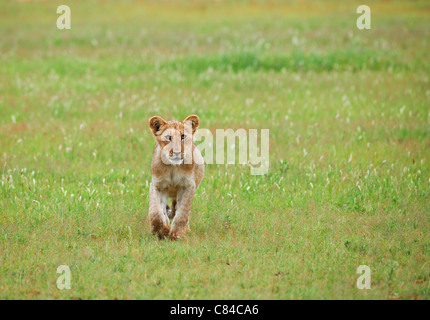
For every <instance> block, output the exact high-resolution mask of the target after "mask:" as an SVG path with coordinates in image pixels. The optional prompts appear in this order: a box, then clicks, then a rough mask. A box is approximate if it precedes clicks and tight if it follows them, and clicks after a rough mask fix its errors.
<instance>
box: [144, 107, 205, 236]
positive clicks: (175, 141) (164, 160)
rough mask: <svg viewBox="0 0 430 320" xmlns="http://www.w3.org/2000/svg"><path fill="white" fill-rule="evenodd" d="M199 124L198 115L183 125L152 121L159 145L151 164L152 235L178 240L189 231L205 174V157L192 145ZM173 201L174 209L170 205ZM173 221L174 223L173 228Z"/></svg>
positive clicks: (188, 118)
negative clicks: (170, 222) (193, 209)
mask: <svg viewBox="0 0 430 320" xmlns="http://www.w3.org/2000/svg"><path fill="white" fill-rule="evenodd" d="M199 123H200V121H199V118H198V117H197V116H195V115H191V116H189V117H187V118H186V119H185V120H184V121H183V122H179V121H175V120H172V121H165V120H164V119H162V118H160V117H152V118H151V119H149V127H150V129H151V131H152V134H153V135H154V137H155V141H156V142H157V144H156V145H155V148H154V153H153V155H152V163H151V172H152V181H151V185H150V192H149V224H150V227H151V232H152V233H153V234H155V235H157V236H158V237H159V238H164V237H166V236H169V237H170V238H171V239H177V238H180V237H183V236H184V235H185V233H186V231H187V229H188V230H189V217H190V211H191V205H192V202H193V198H194V194H195V192H196V189H197V187H198V186H199V185H200V182H201V181H202V179H203V175H204V171H205V167H204V163H203V157H202V155H201V153H200V151H199V150H198V149H197V148H196V146H195V145H194V144H193V142H192V139H193V138H192V135H193V134H194V132H195V131H196V130H197V128H198V126H199ZM182 138H184V139H182ZM169 139H170V141H168V140H169ZM190 152H191V154H192V158H191V157H190ZM187 157H188V158H187ZM177 159H178V160H177ZM180 159H181V160H180ZM186 159H189V160H188V162H189V163H187V161H186ZM190 160H192V161H190ZM169 198H170V199H172V205H171V208H170V207H169V206H168V205H167V200H168V199H169ZM169 219H173V221H172V224H171V226H169Z"/></svg>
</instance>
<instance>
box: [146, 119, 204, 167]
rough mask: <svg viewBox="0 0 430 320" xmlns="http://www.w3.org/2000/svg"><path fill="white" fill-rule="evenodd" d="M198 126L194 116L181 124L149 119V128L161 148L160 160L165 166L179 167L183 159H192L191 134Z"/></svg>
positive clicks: (197, 120)
mask: <svg viewBox="0 0 430 320" xmlns="http://www.w3.org/2000/svg"><path fill="white" fill-rule="evenodd" d="M199 124H200V120H199V117H197V116H196V115H191V116H188V117H187V118H185V120H184V121H183V122H179V121H176V120H171V121H166V120H164V119H163V118H161V117H152V118H151V119H149V128H150V129H151V131H152V134H153V135H154V137H155V141H156V142H157V143H158V145H159V146H160V147H161V159H162V161H163V162H164V163H165V164H170V165H180V164H182V163H183V162H184V159H186V158H187V157H192V153H193V149H192V146H193V134H194V133H195V132H196V130H197V128H198V127H199ZM185 163H190V162H187V161H185Z"/></svg>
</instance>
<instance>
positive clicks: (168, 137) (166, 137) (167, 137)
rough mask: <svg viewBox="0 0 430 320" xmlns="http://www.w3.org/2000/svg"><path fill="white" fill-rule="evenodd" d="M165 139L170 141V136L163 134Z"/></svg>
mask: <svg viewBox="0 0 430 320" xmlns="http://www.w3.org/2000/svg"><path fill="white" fill-rule="evenodd" d="M164 138H165V139H166V140H167V141H172V136H165V137H164Z"/></svg>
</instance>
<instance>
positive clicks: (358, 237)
mask: <svg viewBox="0 0 430 320" xmlns="http://www.w3.org/2000/svg"><path fill="white" fill-rule="evenodd" d="M64 3H65V4H69V5H70V7H71V10H72V29H71V30H64V31H60V30H58V29H57V28H56V19H57V17H58V15H57V14H56V7H57V5H58V2H55V1H46V2H40V3H34V2H13V1H2V2H1V3H0V53H1V55H0V171H1V184H0V298H6V299H12V298H19V299H27V298H30V299H40V298H53V299H70V298H82V299H88V298H120V299H123V298H130V299H135V298H146V299H163V298H166V299H188V298H191V299H204V298H215V299H230V298H231V299H289V298H299V299H304V298H313V299H329V298H335V299H338V298H348V299H376V298H380V299H415V298H419V299H429V297H430V285H429V280H430V264H429V256H430V242H429V227H430V225H429V222H430V220H429V209H430V192H429V183H430V170H429V161H430V157H429V156H430V153H429V148H430V108H429V96H430V85H429V71H430V65H429V61H430V59H429V52H430V43H429V39H430V26H429V24H428V21H429V18H430V17H429V16H430V6H429V3H428V1H414V2H411V1H402V2H401V1H394V2H392V1H372V4H371V5H370V6H371V9H372V30H367V31H360V30H358V29H357V28H356V26H355V23H356V19H357V17H358V15H357V14H356V13H355V11H356V8H357V6H358V5H359V4H358V3H355V2H354V3H352V2H351V1H330V2H328V1H306V2H305V1H292V2H286V3H283V2H273V3H272V2H271V3H263V2H257V1H256V2H246V1H242V2H217V3H215V4H213V5H211V6H210V5H207V4H205V3H203V2H197V1H194V2H176V3H173V4H172V3H170V4H157V3H155V2H150V3H143V2H131V1H123V2H117V1H115V2H114V1H99V2H94V1H85V2H84V1H82V2H78V1H64ZM192 113H196V114H198V115H199V116H200V120H201V127H204V128H209V129H211V130H213V131H214V130H215V129H216V128H233V129H238V128H246V129H248V128H269V129H270V171H269V173H268V174H267V175H265V176H252V175H250V170H249V168H248V167H246V166H228V167H226V166H222V165H221V166H217V165H207V167H206V176H205V178H204V180H203V182H202V184H201V186H200V188H199V189H198V192H197V195H196V197H195V200H194V204H193V209H192V215H191V219H192V220H191V228H192V230H193V231H192V233H191V234H190V235H189V237H188V239H186V240H182V241H177V242H170V241H167V240H166V241H159V240H157V239H156V238H154V237H153V236H151V235H150V234H149V226H148V219H147V208H148V191H149V182H150V179H151V174H150V161H151V152H152V148H153V145H154V143H153V139H152V137H151V133H150V131H149V129H148V127H147V119H148V118H149V117H150V116H153V115H159V116H162V117H164V118H166V119H178V120H182V119H184V118H185V117H186V116H187V115H189V114H192ZM62 264H66V265H68V266H70V268H71V272H72V289H71V290H58V289H57V288H56V280H57V277H58V276H59V275H58V274H57V273H56V270H57V267H58V266H59V265H62ZM359 265H367V266H369V267H370V269H371V272H372V273H371V275H372V288H371V290H358V289H357V287H356V280H357V278H358V276H359V275H358V274H357V273H356V270H357V267H358V266H359Z"/></svg>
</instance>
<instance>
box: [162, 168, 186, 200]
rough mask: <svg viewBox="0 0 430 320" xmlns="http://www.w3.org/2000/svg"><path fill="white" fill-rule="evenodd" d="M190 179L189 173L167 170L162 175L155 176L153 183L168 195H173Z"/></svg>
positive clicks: (184, 186)
mask: <svg viewBox="0 0 430 320" xmlns="http://www.w3.org/2000/svg"><path fill="white" fill-rule="evenodd" d="M175 169H176V168H175ZM192 181H193V179H192V178H191V177H190V175H189V173H188V174H187V173H185V172H183V171H180V170H168V171H167V172H165V173H164V174H163V176H161V177H157V180H156V182H155V185H156V187H157V189H158V190H160V191H163V192H166V193H168V194H169V196H170V197H175V196H176V194H177V192H178V191H179V190H180V189H182V188H186V187H188V186H189V185H190V183H192Z"/></svg>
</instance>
